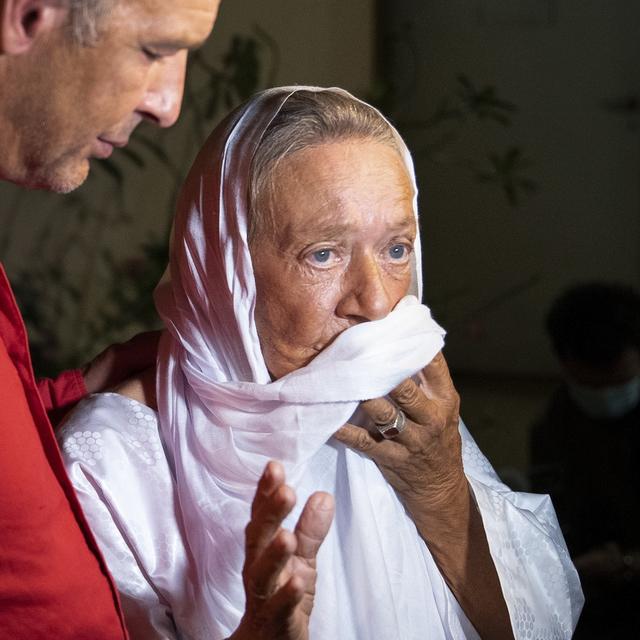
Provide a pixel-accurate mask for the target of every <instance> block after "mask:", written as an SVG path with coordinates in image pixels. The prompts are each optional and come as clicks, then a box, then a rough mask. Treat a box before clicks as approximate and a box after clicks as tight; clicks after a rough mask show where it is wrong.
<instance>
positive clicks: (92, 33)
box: [65, 0, 120, 47]
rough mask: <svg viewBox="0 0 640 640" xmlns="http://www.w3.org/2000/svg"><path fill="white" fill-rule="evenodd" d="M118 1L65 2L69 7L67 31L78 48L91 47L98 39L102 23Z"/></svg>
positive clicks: (68, 0) (85, 0) (87, 0)
mask: <svg viewBox="0 0 640 640" xmlns="http://www.w3.org/2000/svg"><path fill="white" fill-rule="evenodd" d="M119 1H120V0H65V2H66V4H67V5H68V6H69V16H68V19H67V29H68V32H69V36H70V37H71V39H72V40H73V41H74V42H75V43H76V44H78V45H80V46H85V47H86V46H92V45H94V44H95V43H96V42H97V40H98V39H99V37H100V34H101V27H102V21H103V20H104V18H105V17H106V16H108V15H109V13H110V12H111V10H112V9H113V7H114V6H115V5H116V3H117V2H119Z"/></svg>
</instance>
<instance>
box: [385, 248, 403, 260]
mask: <svg viewBox="0 0 640 640" xmlns="http://www.w3.org/2000/svg"><path fill="white" fill-rule="evenodd" d="M406 252H407V248H406V247H405V246H404V245H403V244H394V245H393V246H392V247H391V248H390V249H389V255H390V256H391V257H392V258H393V259H394V260H400V259H402V258H404V256H405V254H406Z"/></svg>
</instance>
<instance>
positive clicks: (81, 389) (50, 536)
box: [0, 0, 333, 640]
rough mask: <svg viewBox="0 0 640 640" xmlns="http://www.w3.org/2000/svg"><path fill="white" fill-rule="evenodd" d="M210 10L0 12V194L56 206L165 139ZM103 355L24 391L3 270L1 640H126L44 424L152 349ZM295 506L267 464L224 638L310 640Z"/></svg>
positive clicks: (22, 348) (311, 541)
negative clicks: (235, 610)
mask: <svg viewBox="0 0 640 640" xmlns="http://www.w3.org/2000/svg"><path fill="white" fill-rule="evenodd" d="M218 4H219V0H84V1H83V0H56V1H54V0H0V91H1V94H0V179H3V180H8V181H11V182H15V183H17V184H20V185H23V186H25V187H31V188H43V189H49V190H52V191H57V192H61V193H65V192H68V191H71V190H73V189H75V188H76V187H78V186H79V185H80V184H81V183H82V182H83V181H84V179H85V178H86V176H87V174H88V171H89V159H90V158H106V157H108V156H109V155H110V154H111V153H112V151H113V149H114V148H115V147H120V146H124V145H125V144H126V143H127V141H128V139H129V136H130V134H131V132H132V131H133V130H134V129H135V127H136V126H137V125H138V124H139V123H140V122H141V121H142V120H145V119H146V120H150V121H152V122H154V123H156V124H157V125H159V126H161V127H168V126H170V125H172V124H173V123H174V122H175V121H176V119H177V117H178V114H179V111H180V104H181V101H182V91H183V84H184V75H185V66H186V58H187V52H188V50H189V49H192V48H194V47H197V46H199V45H200V44H201V43H202V42H203V41H204V40H205V39H206V38H207V36H208V34H209V32H210V30H211V28H212V26H213V23H214V20H215V17H216V13H217V9H218ZM140 340H141V339H138V341H137V342H133V343H132V344H131V345H129V348H125V347H115V348H111V349H109V350H107V351H106V352H105V353H104V354H102V355H101V356H99V358H97V359H96V360H95V361H94V362H93V363H92V364H91V365H89V366H88V367H85V369H84V370H83V371H82V372H81V371H72V372H67V373H64V374H63V375H62V376H60V377H59V378H58V379H57V380H54V381H44V382H41V383H39V384H38V383H36V381H35V379H34V375H33V370H32V367H31V363H30V359H29V351H28V343H27V336H26V332H25V329H24V324H23V322H22V318H21V316H20V312H19V310H18V308H17V306H16V303H15V300H14V298H13V294H12V292H11V289H10V286H9V282H8V280H7V278H6V275H5V273H4V270H3V269H2V267H1V265H0V638H1V639H4V638H6V639H11V640H17V639H20V638H28V639H29V640H36V639H38V638H47V639H50V638H51V639H53V638H55V640H66V639H69V640H70V639H72V638H73V639H74V640H78V639H83V638H86V639H87V640H103V639H104V640H106V639H110V640H111V639H116V638H126V636H127V633H126V629H125V627H124V623H123V619H122V615H121V612H120V608H119V603H118V595H117V592H116V590H115V588H114V585H113V583H112V581H111V578H110V577H109V573H108V570H107V568H106V566H105V564H104V561H103V559H102V556H101V554H100V552H99V550H98V548H97V546H96V544H95V541H94V539H93V537H92V535H91V532H90V530H89V528H88V526H87V523H86V521H85V519H84V517H83V514H82V512H81V510H80V507H79V505H78V502H77V499H76V497H75V494H74V493H73V490H72V488H71V485H70V483H69V481H68V478H67V476H66V474H65V471H64V468H63V465H62V462H61V459H60V456H59V453H58V449H57V445H56V441H55V437H54V434H53V430H52V427H51V424H50V422H49V419H48V417H47V411H51V410H55V409H61V408H64V407H65V406H67V405H71V404H73V403H74V402H76V401H77V400H78V399H79V398H81V397H82V396H83V395H85V394H86V393H87V391H96V390H99V389H101V388H104V387H106V386H109V384H110V383H111V382H113V381H114V380H116V379H117V378H118V377H122V378H124V377H126V376H127V375H128V374H129V373H130V372H131V371H132V370H133V369H135V368H136V366H141V365H143V364H146V363H148V362H149V361H150V360H151V359H153V355H154V343H153V340H152V339H151V340H149V339H146V342H145V339H144V338H143V339H142V342H141V341H140ZM294 501H295V496H294V494H293V492H292V490H291V489H290V488H289V487H287V486H286V485H285V484H284V476H283V472H282V468H281V467H280V466H279V465H278V464H275V463H270V465H269V466H268V468H267V470H266V471H265V474H264V476H263V478H262V480H261V481H260V485H259V487H258V491H257V494H256V499H255V502H254V508H253V512H252V521H251V523H250V524H249V526H248V527H247V541H246V542H247V560H246V567H245V572H244V578H245V587H246V591H247V611H246V614H245V617H244V618H243V622H242V624H241V626H240V628H239V630H238V631H237V632H236V633H235V634H234V636H233V638H235V639H237V640H240V639H245V638H246V639H248V638H252V639H253V638H255V639H258V638H264V639H265V640H267V639H272V638H276V637H277V638H291V639H292V640H294V639H300V640H302V639H304V638H306V637H307V635H308V631H307V628H308V618H309V614H310V610H311V603H312V600H313V598H312V593H313V586H314V580H315V555H316V552H317V550H318V547H319V545H320V543H321V542H322V540H323V538H324V536H325V535H326V532H327V530H328V527H329V525H330V522H331V519H332V514H333V506H332V502H331V499H330V498H329V497H328V496H326V495H318V496H315V497H312V498H311V499H310V501H309V502H308V503H307V506H306V508H305V510H304V511H303V513H302V515H301V517H300V521H299V523H298V527H297V530H296V533H295V534H294V533H291V532H288V531H285V530H283V529H282V528H281V527H280V525H281V522H282V520H283V519H284V517H285V516H286V515H287V513H288V512H289V511H290V510H291V508H292V507H293V503H294Z"/></svg>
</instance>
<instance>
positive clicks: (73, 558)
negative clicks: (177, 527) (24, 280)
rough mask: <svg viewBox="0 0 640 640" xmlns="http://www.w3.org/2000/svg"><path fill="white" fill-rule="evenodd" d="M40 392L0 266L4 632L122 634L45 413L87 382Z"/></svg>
mask: <svg viewBox="0 0 640 640" xmlns="http://www.w3.org/2000/svg"><path fill="white" fill-rule="evenodd" d="M39 390H40V392H39ZM39 390H38V386H37V385H36V382H35V379H34V375H33V369H32V367H31V360H30V357H29V349H28V343H27V335H26V331H25V328H24V323H23V322H22V318H21V316H20V312H19V311H18V307H17V306H16V302H15V299H14V297H13V294H12V292H11V288H10V286H9V281H8V280H7V277H6V275H5V272H4V269H3V268H2V265H0V639H2V640H5V639H6V640H20V639H22V638H24V639H25V640H27V639H28V640H37V639H40V638H42V639H43V640H44V639H46V640H72V639H73V640H83V639H86V640H116V639H118V640H122V639H123V638H127V632H126V630H125V626H124V621H123V618H122V615H121V612H120V605H119V600H118V594H117V591H116V589H115V586H114V584H113V581H112V580H111V577H110V576H109V573H108V571H107V567H106V565H105V562H104V560H103V558H102V555H101V554H100V551H99V549H98V547H97V545H96V542H95V540H94V539H93V536H92V534H91V531H90V529H89V526H88V524H87V522H86V520H85V518H84V516H83V514H82V511H81V509H80V505H79V503H78V500H77V498H76V496H75V493H74V491H73V488H72V486H71V482H70V481H69V479H68V477H67V474H66V473H65V469H64V465H63V463H62V459H61V457H60V453H59V451H58V446H57V443H56V439H55V436H54V433H53V429H52V427H51V423H50V422H49V419H48V417H47V413H46V409H59V408H61V407H63V406H65V405H67V404H73V403H74V402H75V401H77V400H78V399H79V398H80V397H81V396H83V395H84V394H85V393H86V391H85V388H84V382H83V381H82V377H81V376H80V373H79V372H78V371H72V372H67V373H64V374H62V376H60V377H59V378H58V379H57V380H55V381H53V380H46V381H43V382H42V383H41V384H40V385H39Z"/></svg>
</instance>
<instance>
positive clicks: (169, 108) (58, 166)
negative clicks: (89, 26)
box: [12, 0, 219, 192]
mask: <svg viewBox="0 0 640 640" xmlns="http://www.w3.org/2000/svg"><path fill="white" fill-rule="evenodd" d="M218 5H219V0H120V1H119V2H116V3H115V7H114V8H113V10H112V12H111V14H110V15H109V16H108V17H107V18H105V20H104V22H103V23H102V25H101V27H102V29H101V32H100V36H99V40H98V41H97V43H96V44H95V45H94V46H84V47H82V46H79V45H77V44H75V43H74V42H72V41H71V40H70V37H69V36H68V35H67V34H66V33H65V32H64V29H63V28H58V29H55V30H53V31H51V32H49V33H47V34H44V35H43V37H42V38H40V39H39V40H38V41H37V42H36V43H35V44H34V47H33V50H32V51H30V52H29V59H27V56H24V58H25V59H24V60H21V61H20V62H21V64H22V69H23V73H22V74H21V75H20V74H19V72H20V70H19V69H18V70H17V72H18V73H17V74H16V76H17V77H16V78H15V79H16V83H20V82H22V87H24V88H23V89H22V93H23V94H25V95H23V99H22V100H21V101H20V102H21V103H22V105H21V107H20V105H18V109H19V110H20V112H19V113H16V114H15V116H14V120H15V122H17V123H19V125H18V133H19V135H20V140H19V144H18V146H17V149H18V152H17V154H14V164H15V165H17V166H16V169H17V176H16V177H17V179H16V177H13V178H12V179H15V181H17V182H21V183H23V184H26V185H27V186H32V187H40V188H46V189H51V190H54V191H58V192H68V191H71V190H72V189H75V188H76V187H78V186H79V185H80V184H82V182H83V181H84V180H85V178H86V177H87V174H88V172H89V159H90V158H106V157H108V156H109V155H110V154H111V152H112V151H113V148H114V147H120V146H124V145H125V144H126V143H127V141H128V140H129V136H130V135H131V133H132V131H133V130H134V129H135V127H136V126H137V125H138V124H139V123H140V122H141V121H142V120H143V119H147V120H150V121H152V122H154V123H155V124H158V125H159V126H161V127H168V126H171V125H172V124H173V123H174V122H175V121H176V119H177V117H178V115H179V112H180V104H181V101H182V92H183V88H184V76H185V67H186V59H187V51H188V49H190V48H193V47H197V46H199V45H200V44H202V42H203V41H204V40H205V39H206V38H207V36H208V35H209V33H210V31H211V28H212V26H213V22H214V20H215V17H216V13H217V9H218ZM20 57H22V56H18V57H17V58H20ZM21 78H22V79H21Z"/></svg>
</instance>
